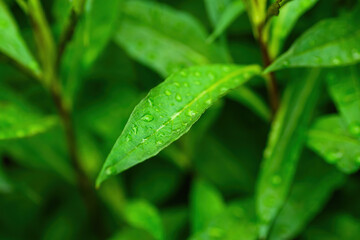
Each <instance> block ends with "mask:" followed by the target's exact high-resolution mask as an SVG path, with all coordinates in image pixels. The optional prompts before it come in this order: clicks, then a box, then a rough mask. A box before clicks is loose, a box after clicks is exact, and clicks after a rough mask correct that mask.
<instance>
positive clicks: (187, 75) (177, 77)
mask: <svg viewBox="0 0 360 240" xmlns="http://www.w3.org/2000/svg"><path fill="white" fill-rule="evenodd" d="M260 71H261V70H260V67H259V66H256V65H252V66H236V65H209V66H200V67H191V68H188V69H186V70H183V71H180V72H177V73H175V74H173V75H171V76H170V77H169V78H168V79H166V80H165V81H164V82H163V83H162V84H160V85H158V86H157V87H155V88H154V89H152V90H151V91H150V93H149V94H148V96H147V97H146V98H144V99H143V100H142V101H141V102H140V103H139V104H138V105H137V106H136V107H135V109H134V111H133V113H132V114H131V116H130V119H129V121H128V123H127V124H126V126H125V128H124V130H123V132H122V134H121V135H120V137H119V138H118V140H117V141H116V143H115V145H114V147H113V149H112V151H111V152H110V154H109V156H108V158H107V160H106V162H105V164H104V166H103V169H102V170H101V172H100V175H99V177H98V179H97V185H98V186H99V184H100V183H101V182H102V181H104V180H105V179H106V178H108V177H110V176H112V175H115V174H117V173H120V172H122V171H124V170H126V169H127V168H129V167H131V166H133V165H135V164H137V163H140V162H142V161H144V160H146V159H148V158H150V157H152V156H154V155H156V154H157V153H158V152H159V151H161V150H162V149H163V148H165V147H166V146H168V145H169V144H170V143H172V142H173V141H175V140H176V139H178V138H179V137H180V136H182V135H183V134H184V133H186V132H187V131H188V130H189V129H190V127H191V126H192V125H193V124H194V123H195V122H196V121H197V120H198V119H199V117H200V116H201V114H202V113H203V112H204V111H205V110H206V109H207V108H208V107H210V106H211V104H212V103H213V102H214V101H216V100H217V99H218V98H219V97H221V96H222V95H224V94H225V93H226V92H227V91H228V90H230V89H233V88H235V87H238V86H240V85H241V84H243V83H245V82H246V81H248V80H249V79H250V78H251V77H252V76H254V75H256V74H259V72H260Z"/></svg>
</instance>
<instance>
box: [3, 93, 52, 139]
mask: <svg viewBox="0 0 360 240" xmlns="http://www.w3.org/2000/svg"><path fill="white" fill-rule="evenodd" d="M0 112H1V114H0V140H5V139H13V138H23V137H29V136H33V135H36V134H39V133H42V132H44V131H46V130H48V129H49V128H51V127H53V126H54V125H55V124H56V123H57V122H58V121H57V117H55V116H43V115H42V114H40V113H39V112H38V111H36V109H34V108H32V107H31V106H30V105H29V104H26V103H25V102H24V101H22V100H21V99H19V98H18V97H17V96H16V95H15V94H14V93H12V92H11V91H10V89H6V88H5V89H2V90H0Z"/></svg>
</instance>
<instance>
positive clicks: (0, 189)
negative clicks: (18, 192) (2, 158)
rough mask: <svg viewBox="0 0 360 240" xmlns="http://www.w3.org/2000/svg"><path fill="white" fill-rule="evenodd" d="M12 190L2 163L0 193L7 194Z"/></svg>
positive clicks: (0, 165) (0, 166)
mask: <svg viewBox="0 0 360 240" xmlns="http://www.w3.org/2000/svg"><path fill="white" fill-rule="evenodd" d="M12 190H13V186H12V182H11V181H10V179H9V178H8V177H7V176H6V174H5V171H4V169H3V166H2V163H1V162H0V193H9V192H11V191H12Z"/></svg>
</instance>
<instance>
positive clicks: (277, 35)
mask: <svg viewBox="0 0 360 240" xmlns="http://www.w3.org/2000/svg"><path fill="white" fill-rule="evenodd" d="M317 1H318V0H296V1H290V2H289V3H288V4H285V5H284V6H283V7H281V9H280V14H279V16H277V17H274V18H273V20H272V23H271V30H270V35H271V38H270V43H269V49H270V52H271V55H272V56H277V55H278V54H279V52H280V51H281V49H282V46H283V45H284V42H285V40H286V38H287V37H288V35H289V34H290V33H291V30H292V29H293V27H294V25H295V24H296V22H297V20H298V19H299V18H300V17H301V16H302V15H303V14H304V13H305V12H306V11H307V10H309V9H310V8H311V7H313V6H314V5H315V4H316V3H317Z"/></svg>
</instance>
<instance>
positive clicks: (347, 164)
mask: <svg viewBox="0 0 360 240" xmlns="http://www.w3.org/2000/svg"><path fill="white" fill-rule="evenodd" d="M307 144H308V146H309V147H310V148H311V149H312V150H314V151H315V152H316V153H318V154H319V155H320V156H322V157H323V158H324V159H325V160H326V161H327V162H328V163H330V164H335V165H336V167H338V168H339V169H340V170H341V171H343V172H345V173H353V172H355V171H357V170H358V169H359V168H360V141H359V139H357V138H355V137H354V136H352V135H351V133H350V132H349V131H348V127H347V125H346V123H345V122H344V120H343V119H341V118H340V117H339V116H337V115H330V116H325V117H321V118H320V119H318V120H317V121H316V122H315V124H314V125H313V126H312V127H311V129H310V130H309V132H308V139H307Z"/></svg>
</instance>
